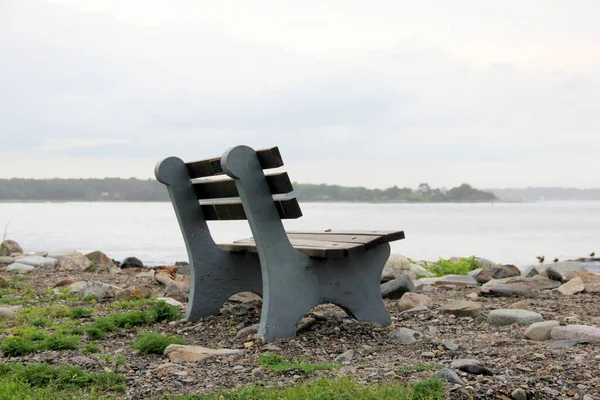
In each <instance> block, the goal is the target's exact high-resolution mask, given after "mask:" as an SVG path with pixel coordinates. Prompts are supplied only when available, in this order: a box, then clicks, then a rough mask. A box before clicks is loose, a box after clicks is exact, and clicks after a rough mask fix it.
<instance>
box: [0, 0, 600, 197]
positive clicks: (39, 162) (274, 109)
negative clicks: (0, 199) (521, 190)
mask: <svg viewBox="0 0 600 400" xmlns="http://www.w3.org/2000/svg"><path fill="white" fill-rule="evenodd" d="M599 20H600V3H599V2H597V1H596V0H570V1H569V0H518V1H515V0H503V1H487V2H482V1H480V0H455V1H452V2H448V1H446V0H422V1H414V0H371V1H368V2H365V1H359V0H329V1H326V2H324V1H317V0H303V1H290V0H254V1H252V2H248V1H242V0H236V1H234V0H221V1H218V2H215V1H204V0H197V1H194V0H86V1H85V2H82V1H80V0H54V1H41V0H0V143H1V146H0V178H11V177H26V178H51V177H62V178H80V177H81V178H87V177H107V176H109V177H125V178H129V177H138V178H144V179H145V178H150V177H153V169H154V165H155V164H156V163H157V162H158V161H159V160H160V159H162V158H165V157H168V156H173V155H174V156H178V157H180V158H182V159H183V160H185V161H191V160H196V159H202V158H210V157H215V156H219V155H220V154H222V153H223V152H224V151H225V150H226V149H227V148H229V147H231V146H235V145H238V144H246V145H249V146H251V147H254V148H264V147H271V146H279V148H280V151H281V153H282V155H283V158H284V161H285V163H286V166H285V169H286V170H287V171H289V173H290V176H291V178H292V180H294V181H297V182H303V183H329V184H342V185H352V186H366V187H370V188H385V187H390V186H393V185H397V186H400V187H403V186H407V187H413V188H415V187H417V186H418V185H419V184H420V183H422V182H428V183H429V184H430V185H431V186H434V187H448V188H449V187H453V186H458V185H460V184H461V183H464V182H466V183H469V184H471V185H473V186H476V187H482V188H501V187H516V188H517V187H527V186H562V187H600V174H599V173H598V172H597V170H598V161H597V159H598V154H600V24H598V23H597V21H599Z"/></svg>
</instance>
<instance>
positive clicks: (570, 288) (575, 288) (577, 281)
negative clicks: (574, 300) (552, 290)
mask: <svg viewBox="0 0 600 400" xmlns="http://www.w3.org/2000/svg"><path fill="white" fill-rule="evenodd" d="M584 289H585V285H584V283H583V280H582V279H581V278H580V277H576V278H573V279H571V280H570V281H568V282H566V283H563V284H562V285H561V286H560V287H559V288H558V289H557V290H558V291H559V292H561V293H562V294H564V295H567V296H569V295H572V294H575V293H580V292H583V290H584Z"/></svg>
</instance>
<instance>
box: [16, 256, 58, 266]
mask: <svg viewBox="0 0 600 400" xmlns="http://www.w3.org/2000/svg"><path fill="white" fill-rule="evenodd" d="M19 263H21V264H26V265H31V266H32V267H39V268H54V267H56V264H58V260H57V259H55V258H51V257H41V256H27V257H23V258H19Z"/></svg>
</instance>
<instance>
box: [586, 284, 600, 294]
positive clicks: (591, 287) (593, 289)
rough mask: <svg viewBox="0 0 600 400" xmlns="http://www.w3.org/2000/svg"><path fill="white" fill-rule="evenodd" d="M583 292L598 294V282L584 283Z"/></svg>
mask: <svg viewBox="0 0 600 400" xmlns="http://www.w3.org/2000/svg"><path fill="white" fill-rule="evenodd" d="M583 292H584V293H590V294H600V282H591V283H586V284H585V289H584V290H583Z"/></svg>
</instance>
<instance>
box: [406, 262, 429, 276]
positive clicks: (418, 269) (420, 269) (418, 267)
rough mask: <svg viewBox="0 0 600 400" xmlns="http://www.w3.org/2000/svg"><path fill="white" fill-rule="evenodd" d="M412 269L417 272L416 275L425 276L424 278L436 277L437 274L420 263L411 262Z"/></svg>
mask: <svg viewBox="0 0 600 400" xmlns="http://www.w3.org/2000/svg"><path fill="white" fill-rule="evenodd" d="M410 269H411V271H412V272H414V273H415V276H416V277H424V278H431V277H434V276H435V274H434V273H433V272H431V271H429V270H427V269H425V267H423V266H421V265H419V264H413V263H411V264H410Z"/></svg>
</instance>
